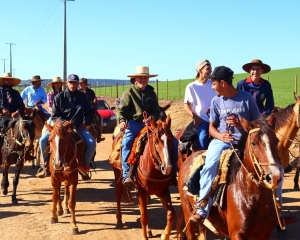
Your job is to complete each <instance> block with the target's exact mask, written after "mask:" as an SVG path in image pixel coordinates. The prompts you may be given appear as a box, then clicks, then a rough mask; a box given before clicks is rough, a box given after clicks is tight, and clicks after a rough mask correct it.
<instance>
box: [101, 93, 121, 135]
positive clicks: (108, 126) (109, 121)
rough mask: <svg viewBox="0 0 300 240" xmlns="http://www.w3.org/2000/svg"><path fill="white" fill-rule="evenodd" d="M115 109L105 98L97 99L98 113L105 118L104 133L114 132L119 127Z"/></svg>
mask: <svg viewBox="0 0 300 240" xmlns="http://www.w3.org/2000/svg"><path fill="white" fill-rule="evenodd" d="M114 109H115V107H110V106H109V105H108V103H107V102H106V101H105V100H104V99H103V98H100V97H97V111H98V113H99V114H100V115H101V116H102V118H103V132H106V131H108V132H113V131H114V129H115V127H116V125H117V119H116V114H115V113H114V111H113V110H114Z"/></svg>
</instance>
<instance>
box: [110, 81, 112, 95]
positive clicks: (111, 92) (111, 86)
mask: <svg viewBox="0 0 300 240" xmlns="http://www.w3.org/2000/svg"><path fill="white" fill-rule="evenodd" d="M110 96H111V97H112V82H110Z"/></svg>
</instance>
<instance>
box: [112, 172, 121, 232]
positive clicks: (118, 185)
mask: <svg viewBox="0 0 300 240" xmlns="http://www.w3.org/2000/svg"><path fill="white" fill-rule="evenodd" d="M113 170H114V175H115V188H116V201H117V214H116V218H117V225H116V228H117V229H123V222H122V212H121V198H122V195H123V183H122V176H121V171H120V170H119V169H117V168H113Z"/></svg>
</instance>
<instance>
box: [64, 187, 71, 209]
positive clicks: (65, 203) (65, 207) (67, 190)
mask: <svg viewBox="0 0 300 240" xmlns="http://www.w3.org/2000/svg"><path fill="white" fill-rule="evenodd" d="M68 201H69V186H68V185H67V183H66V182H65V188H64V201H63V206H64V214H69V213H70V210H69V207H68Z"/></svg>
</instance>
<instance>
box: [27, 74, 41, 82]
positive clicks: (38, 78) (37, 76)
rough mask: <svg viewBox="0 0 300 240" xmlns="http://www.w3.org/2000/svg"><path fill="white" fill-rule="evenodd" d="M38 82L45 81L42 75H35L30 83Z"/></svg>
mask: <svg viewBox="0 0 300 240" xmlns="http://www.w3.org/2000/svg"><path fill="white" fill-rule="evenodd" d="M36 81H43V80H42V79H41V76H40V75H35V76H33V77H32V80H31V81H30V82H36Z"/></svg>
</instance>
